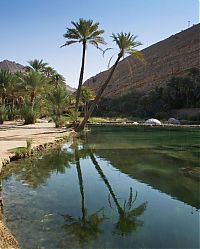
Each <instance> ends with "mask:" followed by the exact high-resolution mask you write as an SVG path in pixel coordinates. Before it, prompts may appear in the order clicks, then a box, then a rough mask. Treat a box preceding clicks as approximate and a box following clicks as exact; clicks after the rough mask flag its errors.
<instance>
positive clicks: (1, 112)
mask: <svg viewBox="0 0 200 249" xmlns="http://www.w3.org/2000/svg"><path fill="white" fill-rule="evenodd" d="M6 119H7V108H6V107H5V106H1V107H0V124H3V122H4V121H5V120H6Z"/></svg>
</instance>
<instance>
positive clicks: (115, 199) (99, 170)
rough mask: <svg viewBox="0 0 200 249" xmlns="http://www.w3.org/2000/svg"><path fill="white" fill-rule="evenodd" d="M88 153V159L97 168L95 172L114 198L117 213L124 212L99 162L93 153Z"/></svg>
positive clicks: (121, 213)
mask: <svg viewBox="0 0 200 249" xmlns="http://www.w3.org/2000/svg"><path fill="white" fill-rule="evenodd" d="M89 155H90V159H91V160H92V163H93V164H94V166H95V169H96V170H97V172H98V173H99V175H100V176H101V178H102V179H103V181H104V183H105V185H106V187H107V188H108V190H109V192H110V194H111V196H112V198H113V200H114V203H115V205H116V207H117V210H118V213H119V215H123V214H124V212H123V209H122V208H121V206H120V204H119V202H118V200H117V198H116V196H115V193H114V191H113V189H112V187H111V185H110V183H109V181H108V179H107V178H106V176H105V175H104V173H103V171H102V169H101V168H100V166H99V164H98V162H97V160H96V158H95V157H94V155H93V154H92V153H91V152H89Z"/></svg>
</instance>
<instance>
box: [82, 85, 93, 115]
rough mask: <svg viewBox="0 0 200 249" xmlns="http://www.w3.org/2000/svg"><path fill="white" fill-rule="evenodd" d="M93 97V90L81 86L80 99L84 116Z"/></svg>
mask: <svg viewBox="0 0 200 249" xmlns="http://www.w3.org/2000/svg"><path fill="white" fill-rule="evenodd" d="M94 99H95V93H94V91H93V90H92V89H91V88H89V87H88V86H82V88H81V100H82V102H83V106H84V116H85V115H86V113H87V112H88V104H89V102H90V101H91V100H94Z"/></svg>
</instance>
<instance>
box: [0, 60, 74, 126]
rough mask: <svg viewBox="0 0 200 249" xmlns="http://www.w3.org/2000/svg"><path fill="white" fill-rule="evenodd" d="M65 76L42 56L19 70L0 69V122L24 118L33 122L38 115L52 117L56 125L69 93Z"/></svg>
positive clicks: (67, 108) (63, 111) (67, 105)
mask: <svg viewBox="0 0 200 249" xmlns="http://www.w3.org/2000/svg"><path fill="white" fill-rule="evenodd" d="M64 80H65V79H64V77H63V76H62V75H60V74H58V73H57V72H56V71H55V70H54V69H53V68H51V67H50V66H48V64H47V63H45V62H43V61H42V60H33V61H29V65H28V66H27V67H25V70H24V71H22V72H17V73H11V72H9V71H8V70H0V123H3V121H5V120H14V119H23V120H24V124H33V123H35V122H36V119H37V118H42V117H52V118H53V120H54V121H55V124H56V127H59V126H62V125H63V124H64V121H63V117H62V115H63V114H64V113H66V112H67V111H69V108H70V105H71V102H72V99H73V98H72V97H70V96H69V93H67V91H66V89H65V83H64Z"/></svg>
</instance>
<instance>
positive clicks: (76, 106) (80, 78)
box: [75, 42, 86, 111]
mask: <svg viewBox="0 0 200 249" xmlns="http://www.w3.org/2000/svg"><path fill="white" fill-rule="evenodd" d="M85 52H86V42H83V54H82V63H81V71H80V77H79V83H78V89H77V92H76V104H75V111H78V105H79V99H80V94H81V86H82V84H83V74H84V67H85Z"/></svg>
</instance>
